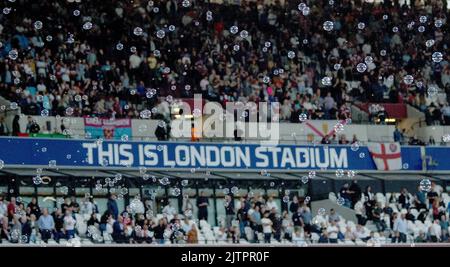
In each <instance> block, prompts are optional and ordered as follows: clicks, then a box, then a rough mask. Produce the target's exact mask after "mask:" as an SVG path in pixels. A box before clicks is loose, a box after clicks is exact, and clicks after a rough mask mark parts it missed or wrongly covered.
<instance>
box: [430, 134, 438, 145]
mask: <svg viewBox="0 0 450 267" xmlns="http://www.w3.org/2000/svg"><path fill="white" fill-rule="evenodd" d="M428 145H430V146H434V145H436V141H435V140H434V137H433V136H432V135H430V139H428Z"/></svg>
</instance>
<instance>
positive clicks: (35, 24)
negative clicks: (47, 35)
mask: <svg viewBox="0 0 450 267" xmlns="http://www.w3.org/2000/svg"><path fill="white" fill-rule="evenodd" d="M42 25H43V24H42V21H39V20H38V21H36V22H34V28H35V29H36V30H40V29H42Z"/></svg>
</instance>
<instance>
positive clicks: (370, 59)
mask: <svg viewBox="0 0 450 267" xmlns="http://www.w3.org/2000/svg"><path fill="white" fill-rule="evenodd" d="M364 62H365V63H366V64H367V65H369V64H370V63H372V62H373V58H372V57H371V56H367V57H365V58H364Z"/></svg>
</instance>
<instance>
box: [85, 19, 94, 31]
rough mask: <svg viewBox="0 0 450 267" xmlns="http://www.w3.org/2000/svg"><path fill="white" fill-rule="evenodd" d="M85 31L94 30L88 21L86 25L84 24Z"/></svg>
mask: <svg viewBox="0 0 450 267" xmlns="http://www.w3.org/2000/svg"><path fill="white" fill-rule="evenodd" d="M83 29H84V30H90V29H92V22H90V21H88V22H86V23H84V24H83Z"/></svg>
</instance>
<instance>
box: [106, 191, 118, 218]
mask: <svg viewBox="0 0 450 267" xmlns="http://www.w3.org/2000/svg"><path fill="white" fill-rule="evenodd" d="M107 207H108V211H109V213H110V214H111V215H112V216H113V218H114V220H117V217H118V216H119V207H118V206H117V201H116V195H115V194H111V195H110V196H109V199H108V203H107Z"/></svg>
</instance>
